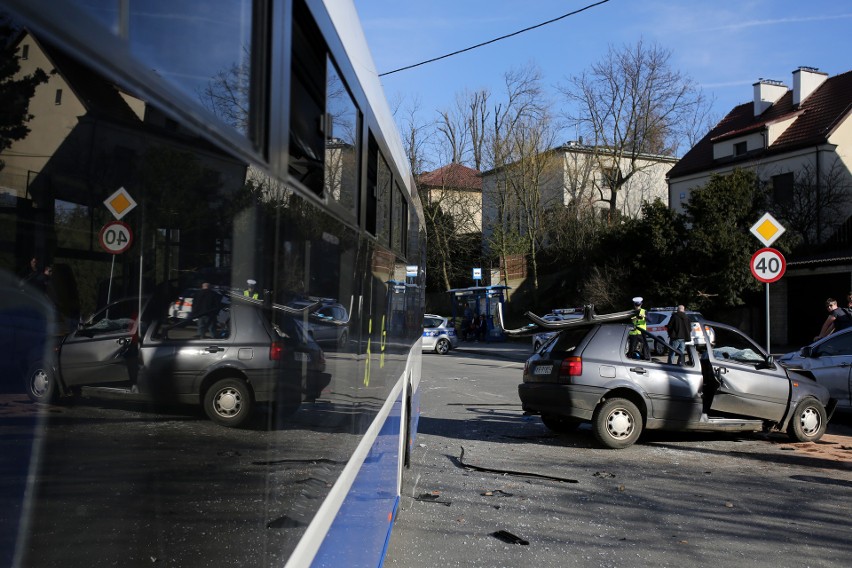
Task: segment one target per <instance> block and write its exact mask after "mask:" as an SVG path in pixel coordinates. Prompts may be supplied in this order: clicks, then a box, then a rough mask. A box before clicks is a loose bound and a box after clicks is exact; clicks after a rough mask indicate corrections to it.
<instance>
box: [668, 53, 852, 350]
mask: <svg viewBox="0 0 852 568" xmlns="http://www.w3.org/2000/svg"><path fill="white" fill-rule="evenodd" d="M792 85H793V87H792V88H788V87H787V86H786V85H785V84H784V83H783V82H781V81H773V80H765V79H761V80H760V81H758V82H757V83H755V84H754V92H753V99H752V101H751V102H748V103H745V104H741V105H739V106H737V107H734V108H733V109H732V110H731V111H730V112H729V113H728V115H727V116H725V118H723V119H722V120H721V121H720V122H719V123H718V124H717V125H716V126H715V127H714V128H713V129H712V130H711V131H710V132H709V133H708V134H707V135H706V136H705V137H704V138H702V139H701V140H700V141H699V142H698V144H696V145H695V146H694V147H693V148H692V149H691V150H689V152H687V153H686V155H684V156H683V158H682V159H681V160H680V161H679V162H678V163H677V164H676V165H675V166H674V167H673V168H672V169H671V170H670V171H669V173H668V175H667V176H666V177H667V181H668V189H669V205H670V207H671V208H672V209H674V210H676V211H683V209H684V204H685V203H686V202H687V201H688V200H689V198H690V194H691V192H692V191H694V190H695V189H696V188H699V187H702V186H704V185H705V184H706V183H707V182H708V181H709V180H710V177H711V176H712V175H714V174H716V175H722V176H724V175H726V174H729V173H731V172H732V171H733V170H734V169H736V168H740V169H749V170H752V171H754V172H755V173H756V175H757V177H758V179H760V180H761V181H762V182H763V183H765V184H767V186H768V188H769V190H770V192H771V196H772V198H773V200H774V202H775V203H776V204H777V205H778V206H779V208H783V207H785V206H790V207H793V206H795V205H794V203H795V200H801V199H802V198H803V197H804V198H805V199H806V201H807V202H808V203H810V204H811V207H812V209H813V213H814V215H815V217H814V221H813V222H811V224H810V225H808V226H806V229H804V230H803V229H801V228H799V230H800V232H801V233H802V234H803V235H804V238H805V243H806V245H807V246H804V247H801V248H800V250H797V251H796V253H795V254H794V255H791V256H790V258H788V259H787V270H786V273H785V276H784V277H783V278H782V279H781V280H779V281H778V282H776V283H773V284H772V285H771V286H770V300H771V303H770V305H771V307H770V315H771V321H772V324H771V325H770V327H771V329H772V335H771V337H770V345H771V344H772V343H776V344H779V343H780V344H804V343H808V342H809V341H810V340H811V339H812V338H813V336H814V335H816V333H817V332H818V331H819V323H821V321H822V319H824V317H825V314H824V309H823V308H822V306H823V303H824V301H825V298H826V297H828V296H833V297H835V298H838V299H840V300H841V304H842V303H844V301H845V297H846V293H847V292H849V290H852V238H851V237H850V235H852V173H851V172H852V118H850V117H852V71H848V72H846V73H842V74H840V75H835V76H833V77H830V76H829V75H828V74H826V73H823V72H821V71H819V70H818V69H815V68H813V67H799V68H798V69H796V70H795V71H793V73H792ZM756 221H757V219H755V222H756ZM781 221H782V224H783V220H781ZM762 246H763V245H762V244H761V243H760V242H759V241H758V240H757V239H755V251H756V250H757V249H759V248H761V247H762ZM744 268H745V267H744ZM817 320H819V321H817ZM815 322H817V323H816V324H815Z"/></svg>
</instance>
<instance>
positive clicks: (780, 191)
mask: <svg viewBox="0 0 852 568" xmlns="http://www.w3.org/2000/svg"><path fill="white" fill-rule="evenodd" d="M772 199H773V200H774V201H775V203H777V204H779V205H790V204H791V203H793V172H788V173H786V174H780V175H777V176H772Z"/></svg>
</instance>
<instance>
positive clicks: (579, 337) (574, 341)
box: [550, 326, 591, 353]
mask: <svg viewBox="0 0 852 568" xmlns="http://www.w3.org/2000/svg"><path fill="white" fill-rule="evenodd" d="M590 329H591V328H590V327H585V326H583V327H575V328H569V329H564V330H562V331H561V332H559V335H558V336H557V338H556V339H555V340H554V341H553V343H552V347H551V349H550V351H551V352H555V351H558V352H560V353H572V352H573V351H574V349H576V348H577V346H578V345H580V342H581V341H583V338H585V337H586V335H588V333H589V330H590Z"/></svg>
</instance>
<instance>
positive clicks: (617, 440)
mask: <svg viewBox="0 0 852 568" xmlns="http://www.w3.org/2000/svg"><path fill="white" fill-rule="evenodd" d="M592 432H594V435H595V439H596V440H597V441H598V442H600V443H601V444H602V445H604V446H606V447H607V448H611V449H615V450H618V449H621V448H626V447H628V446H632V445H633V444H634V443H636V440H638V439H639V435H640V434H641V433H642V413H641V412H639V409H638V408H637V407H636V405H635V404H633V403H632V402H630V401H629V400H627V399H626V398H611V399H609V400H606V401H604V402H603V404H601V405H599V406H598V407H597V408H596V409H595V413H594V415H593V416H592Z"/></svg>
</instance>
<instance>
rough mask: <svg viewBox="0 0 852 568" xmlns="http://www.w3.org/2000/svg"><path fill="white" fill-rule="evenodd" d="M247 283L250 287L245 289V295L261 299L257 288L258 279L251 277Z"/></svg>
mask: <svg viewBox="0 0 852 568" xmlns="http://www.w3.org/2000/svg"><path fill="white" fill-rule="evenodd" d="M246 284H248V288H246V289H245V290H243V296H245V297H246V298H251V299H252V300H259V299H260V294H258V292H257V290H256V289H255V286H257V280H254V279H252V278H249V279H248V280H246Z"/></svg>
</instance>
